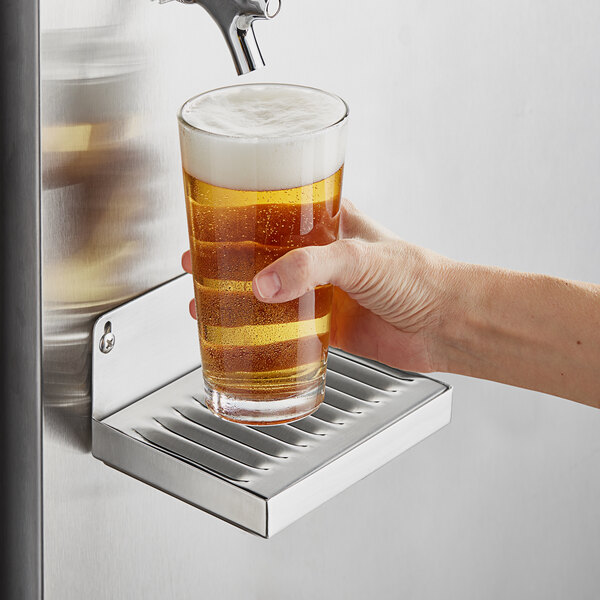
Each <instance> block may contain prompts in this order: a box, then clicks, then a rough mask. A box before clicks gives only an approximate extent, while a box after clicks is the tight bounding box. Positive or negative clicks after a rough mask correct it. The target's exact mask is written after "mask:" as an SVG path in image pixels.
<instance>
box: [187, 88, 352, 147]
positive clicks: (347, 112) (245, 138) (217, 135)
mask: <svg viewBox="0 0 600 600" xmlns="http://www.w3.org/2000/svg"><path fill="white" fill-rule="evenodd" d="M250 86H272V87H288V88H299V89H304V90H312V91H315V92H319V93H321V94H326V95H327V96H330V97H331V98H334V99H335V100H339V101H340V102H341V103H342V106H343V107H344V114H343V115H342V117H341V118H339V119H338V120H337V121H334V122H333V123H331V124H329V125H326V126H325V127H320V128H319V129H315V130H313V131H308V132H305V133H293V134H290V135H271V136H256V135H253V136H240V135H229V134H226V133H215V132H214V131H207V130H206V129H202V128H201V127H196V126H195V125H192V124H191V123H189V122H188V121H186V120H185V118H184V116H183V109H184V108H185V107H186V106H187V105H188V104H189V103H190V102H192V101H194V100H196V99H197V98H200V97H202V96H207V95H208V94H212V93H214V92H220V91H222V90H228V89H232V88H241V87H250ZM349 115H350V107H349V106H348V103H347V102H346V101H345V100H344V99H343V98H342V97H341V96H338V95H337V94H334V93H332V92H327V91H325V90H322V89H320V88H316V87H312V86H309V85H299V84H295V83H274V82H264V83H263V82H253V83H236V84H233V85H224V86H221V87H218V88H214V89H212V90H207V91H205V92H201V93H200V94H196V95H195V96H192V97H191V98H188V99H187V100H186V101H185V102H184V103H183V104H182V105H181V107H180V108H179V110H178V111H177V120H178V121H179V123H180V124H181V125H183V126H184V127H188V128H189V129H192V130H193V131H198V132H199V133H201V134H203V135H207V136H212V137H215V138H221V139H229V140H236V141H238V142H254V141H257V140H261V141H268V140H287V139H297V138H302V137H307V136H312V135H316V134H319V133H323V132H325V131H328V130H330V129H333V128H335V127H340V126H342V125H343V124H344V123H345V122H346V121H347V120H348V117H349Z"/></svg>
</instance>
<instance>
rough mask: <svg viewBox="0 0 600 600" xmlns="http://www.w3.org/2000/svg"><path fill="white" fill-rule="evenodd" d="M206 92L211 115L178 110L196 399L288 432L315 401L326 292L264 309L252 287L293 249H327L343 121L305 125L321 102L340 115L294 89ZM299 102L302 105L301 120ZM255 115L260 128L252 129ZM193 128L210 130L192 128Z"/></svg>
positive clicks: (333, 228) (320, 389) (202, 107)
mask: <svg viewBox="0 0 600 600" xmlns="http://www.w3.org/2000/svg"><path fill="white" fill-rule="evenodd" d="M214 93H216V94H217V95H220V96H221V98H220V99H219V102H217V104H216V105H212V106H211V102H207V98H206V97H207V96H209V98H208V100H211V99H210V95H211V93H208V94H205V95H202V96H199V97H197V98H196V99H192V100H191V101H189V102H188V103H186V105H184V107H183V109H182V116H181V117H180V123H181V121H182V120H183V122H184V126H182V127H181V140H182V157H183V167H184V168H183V173H184V188H185V197H186V207H187V218H188V226H189V236H190V248H191V254H192V266H193V279H194V291H195V298H196V308H197V314H198V329H199V335H200V346H201V353H202V368H203V374H204V379H205V385H206V387H205V400H206V403H207V406H208V407H209V408H210V409H211V410H213V411H214V412H216V413H217V414H218V415H219V416H221V417H223V418H227V419H230V420H235V421H239V422H244V423H254V424H259V423H261V424H267V423H277V422H286V421H289V420H294V419H297V418H300V417H302V416H305V415H306V414H309V413H310V412H312V411H313V410H315V409H316V408H317V407H318V405H319V403H320V402H321V400H322V398H323V394H324V382H325V368H326V362H327V350H328V346H329V327H330V319H331V305H332V293H333V290H332V286H330V285H324V286H319V287H317V288H316V289H315V290H311V291H310V292H308V293H307V294H305V295H304V296H302V297H300V298H298V299H296V300H292V301H290V302H284V303H281V304H266V303H263V302H260V301H259V300H257V299H256V297H255V296H254V294H253V292H252V279H253V277H254V276H255V275H256V274H257V273H258V272H259V271H261V270H262V269H263V268H264V267H266V266H267V265H269V264H271V263H272V262H273V261H274V260H276V259H278V258H279V257H281V256H283V255H284V254H285V253H287V252H289V251H290V250H293V249H294V248H301V247H303V246H313V245H324V244H329V243H331V242H333V241H335V240H336V239H337V237H338V230H339V210H340V196H341V187H342V172H343V129H344V128H343V123H342V126H341V127H338V128H337V129H336V130H335V131H332V132H330V133H329V134H328V133H327V130H326V129H325V130H324V129H323V127H324V126H323V125H322V123H323V117H322V116H321V117H320V118H318V119H317V123H316V124H315V122H314V121H315V119H314V114H311V112H312V113H314V111H315V110H317V111H318V114H321V113H322V111H323V106H322V103H323V99H324V97H325V98H326V99H327V100H328V101H329V103H330V109H329V110H330V112H332V111H331V107H334V108H335V110H334V111H333V114H329V115H325V116H326V117H327V118H328V119H329V120H331V119H332V118H336V121H335V122H336V123H337V121H338V120H339V118H344V119H345V115H346V114H347V113H346V107H345V105H344V104H343V102H342V101H341V100H339V99H337V98H336V97H332V96H330V95H329V94H325V92H320V91H318V90H312V89H310V88H299V87H296V86H275V85H273V86H271V85H247V86H235V87H233V88H225V89H223V90H216V92H213V93H212V94H214ZM290 96H291V97H290ZM307 97H308V100H309V101H310V102H309V106H308V107H305V108H304V110H300V111H299V109H298V101H303V100H304V101H305V100H306V98H307ZM232 99H234V100H235V101H233V100H232ZM194 101H195V104H193V110H190V109H189V108H190V107H189V103H190V102H192V103H194ZM228 105H229V106H228ZM274 105H276V106H274ZM186 107H188V110H187V111H186ZM277 110H278V111H279V112H280V114H279V115H278V116H276V122H275V123H273V122H271V121H272V120H273V115H272V112H273V111H277ZM257 111H258V113H261V114H262V115H263V116H262V117H261V116H260V114H259V115H258V116H257ZM286 111H287V112H290V111H293V112H296V113H298V112H300V113H301V118H302V119H304V122H303V123H301V124H299V126H300V128H301V129H304V130H307V131H300V132H299V133H297V132H296V133H292V134H290V131H289V130H290V128H293V127H291V126H290V123H289V120H288V122H287V124H286ZM240 112H241V113H243V115H242V116H241V117H240ZM207 113H210V114H209V117H208V118H207ZM249 113H252V114H249ZM264 115H266V118H267V119H268V120H269V121H270V122H269V124H268V126H265V124H264V123H262V128H261V119H263V120H264V118H265V117H264ZM340 115H341V116H340ZM297 118H298V115H296V119H297ZM236 119H241V120H242V121H243V123H239V122H238V123H237V125H236ZM199 120H201V121H202V126H204V127H207V124H206V121H209V126H210V127H211V129H212V131H210V132H208V131H206V130H205V129H202V128H201V127H198V122H199ZM190 121H191V123H190ZM219 121H220V122H221V123H224V124H225V125H224V126H223V127H221V128H219V127H218V126H216V125H215V123H217V122H219ZM192 125H194V126H196V128H193V127H192ZM236 126H237V130H236ZM296 127H298V124H297V125H296ZM223 128H227V134H224V133H223V131H222V129H223ZM249 128H250V129H251V135H252V137H250V134H249V133H248V129H249ZM274 128H275V129H278V128H279V129H280V130H278V131H273V129H274ZM315 128H318V130H317V131H313V130H314V129H315ZM215 129H216V130H217V131H216V132H215V131H214V130H215ZM340 129H341V130H342V131H340ZM265 131H266V133H265ZM232 133H233V135H232ZM273 133H275V135H273ZM236 134H237V135H236ZM340 145H341V146H342V148H341V150H340ZM307 157H308V158H307Z"/></svg>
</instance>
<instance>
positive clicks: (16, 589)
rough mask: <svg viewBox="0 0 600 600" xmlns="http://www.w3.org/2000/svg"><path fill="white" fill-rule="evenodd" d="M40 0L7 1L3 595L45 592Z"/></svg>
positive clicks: (0, 350)
mask: <svg viewBox="0 0 600 600" xmlns="http://www.w3.org/2000/svg"><path fill="white" fill-rule="evenodd" d="M37 14H38V2H37V0H23V1H22V2H2V3H0V65H1V66H0V482H1V484H0V595H1V596H2V598H5V599H6V600H13V599H14V600H17V599H21V598H28V599H29V598H31V599H36V598H41V596H42V405H41V325H40V316H41V315H40V173H39V56H38V52H39V47H38V18H37Z"/></svg>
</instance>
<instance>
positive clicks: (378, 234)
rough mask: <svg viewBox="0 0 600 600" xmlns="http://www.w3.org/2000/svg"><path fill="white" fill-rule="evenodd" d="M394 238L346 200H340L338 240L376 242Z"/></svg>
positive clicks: (389, 232)
mask: <svg viewBox="0 0 600 600" xmlns="http://www.w3.org/2000/svg"><path fill="white" fill-rule="evenodd" d="M393 237H395V236H394V234H393V233H392V232H391V231H388V230H387V229H385V227H382V226H381V225H379V224H378V223H376V222H375V221H373V220H372V219H370V218H369V217H367V215H365V214H364V213H362V212H361V211H360V210H358V208H356V206H354V204H352V202H350V200H348V198H342V208H341V218H340V238H359V239H362V240H365V241H367V242H377V241H379V240H382V239H385V238H393Z"/></svg>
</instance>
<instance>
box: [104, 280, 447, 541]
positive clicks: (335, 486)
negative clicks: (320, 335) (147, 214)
mask: <svg viewBox="0 0 600 600" xmlns="http://www.w3.org/2000/svg"><path fill="white" fill-rule="evenodd" d="M176 281H179V280H176ZM174 283H175V282H172V283H171V284H167V286H163V287H168V286H169V285H173V284H174ZM179 285H180V287H181V288H182V290H183V289H185V290H186V291H187V287H186V286H185V285H184V286H182V285H181V284H179ZM161 291H162V292H163V295H164V290H163V288H159V289H158V290H155V291H153V292H150V293H149V294H147V295H146V296H150V295H152V294H157V293H160V292H161ZM184 293H185V292H184ZM167 296H168V294H167ZM143 298H144V297H142V298H140V299H137V300H135V301H133V302H132V303H129V304H128V305H125V306H124V307H121V308H119V309H116V310H117V311H119V310H126V309H127V308H128V307H129V310H131V305H132V304H134V303H138V302H140V301H142V300H143ZM185 298H187V296H185ZM154 300H159V299H158V298H154ZM156 304H157V306H158V305H160V302H157V303H156ZM175 304H177V303H175ZM138 308H139V307H136V310H135V313H136V315H137V316H138V317H139V315H140V312H139V310H138ZM145 308H149V309H151V308H152V307H151V306H150V305H146V307H145ZM163 308H164V305H163ZM115 312H116V311H113V312H112V313H110V314H109V315H106V316H105V317H103V318H102V319H100V320H99V322H98V325H97V327H96V333H97V334H98V335H99V336H100V338H101V334H103V332H105V330H106V323H107V322H110V323H111V329H113V327H114V324H116V322H117V321H119V319H117V318H116V315H115ZM149 312H150V313H151V312H152V311H151V310H149ZM162 314H163V318H164V311H163V313H162ZM147 316H148V317H149V318H151V314H148V315H147ZM188 319H189V317H188ZM176 320H177V321H179V320H180V317H177V318H176ZM150 322H152V321H150ZM154 323H155V328H156V321H154ZM171 325H172V324H171ZM186 325H187V327H188V328H189V325H190V324H189V323H186ZM191 329H192V330H193V329H194V328H193V326H192V327H191ZM154 333H156V331H154ZM114 335H115V340H118V339H119V333H118V331H116V330H115V331H114ZM146 335H147V334H146ZM143 336H144V334H143V333H142V334H141V337H143ZM126 337H129V338H131V339H133V336H130V335H128V336H126ZM132 343H133V342H132ZM138 343H139V342H138ZM142 343H143V342H142ZM183 346H185V344H183ZM117 348H118V341H117V342H116V343H115V344H114V351H115V354H116V349H117ZM139 349H140V352H141V353H142V354H143V353H144V352H146V353H147V352H148V349H147V348H145V349H142V347H140V348H139ZM111 352H112V350H111ZM98 354H99V356H97V357H95V362H94V365H95V368H96V364H97V363H99V362H101V361H102V359H103V358H106V357H107V356H108V354H106V355H104V356H102V355H101V353H98ZM111 358H112V357H111ZM139 358H140V359H141V360H143V358H144V357H143V356H140V357H139ZM127 360H133V358H132V357H131V356H128V359H127ZM127 360H126V361H125V362H127ZM169 361H171V362H173V364H175V362H176V361H174V360H173V357H172V356H171V357H169V359H168V360H166V362H169ZM113 364H115V365H116V362H114V363H113ZM167 366H168V365H167ZM123 367H124V365H123V364H120V365H119V368H120V369H121V370H122V369H123ZM125 367H126V365H125ZM104 368H105V367H102V368H100V373H98V375H100V374H101V375H102V376H110V374H105V371H104ZM117 370H118V369H117ZM94 380H95V381H96V380H97V378H96V376H95V378H94ZM99 383H100V382H99ZM100 387H101V388H102V385H100ZM203 387H204V386H203V382H202V370H201V368H196V369H194V370H192V371H191V372H189V373H187V374H185V375H183V376H181V377H178V378H177V379H175V380H174V381H172V382H171V383H169V384H167V385H165V386H164V387H162V388H160V389H159V390H158V391H155V392H152V393H150V394H148V395H145V396H144V397H142V398H141V399H139V400H137V401H135V402H133V403H129V404H128V405H126V406H124V407H123V408H120V409H118V410H116V411H114V412H112V413H111V414H108V415H106V416H104V415H102V416H99V415H98V414H95V417H94V420H93V453H94V455H95V456H96V457H97V458H99V459H101V460H103V461H104V462H106V463H107V464H109V465H111V466H114V467H116V468H117V469H119V470H121V471H124V472H125V473H128V474H130V475H132V476H134V477H136V478H138V479H140V480H142V481H144V482H146V483H149V484H150V485H153V486H155V487H157V488H159V489H161V490H163V491H165V492H167V493H169V494H172V495H173V496H176V497H178V498H181V499H182V500H185V501H186V502H189V503H190V504H193V505H194V506H197V507H198V508H201V509H203V510H206V511H208V512H210V513H212V514H214V515H216V516H218V517H221V518H223V519H225V520H227V521H229V522H231V523H233V524H235V525H237V526H239V527H242V528H244V529H247V530H248V531H251V532H254V533H257V534H259V535H261V536H264V537H269V536H271V535H273V534H275V533H277V532H278V531H280V530H281V529H283V528H284V527H286V526H287V525H289V524H290V523H292V522H294V521H295V520H297V519H298V518H300V517H301V516H303V515H304V514H306V513H308V512H309V511H311V510H312V509H314V508H316V507H317V506H319V505H320V504H322V503H323V502H325V501H326V500H328V499H329V498H331V497H333V496H335V495H336V494H338V493H339V492H341V491H342V490H344V489H345V488H347V487H348V486H350V485H352V484H353V483H355V482H356V481H358V480H360V479H362V478H363V477H365V476H367V475H368V474H369V473H371V472H373V471H374V470H375V469H377V468H379V467H380V466H382V465H384V464H385V463H387V462H388V461H389V460H391V459H392V458H394V457H395V456H397V455H399V454H400V453H402V452H404V451H405V450H406V449H408V448H410V447H411V446H413V445H415V444H416V443H418V442H420V441H421V440H423V439H424V438H426V437H427V436H428V435H430V434H432V433H434V432H435V431H437V430H438V429H440V428H441V427H443V426H444V425H446V424H447V423H448V422H449V421H450V413H451V389H450V388H449V386H447V385H445V384H443V383H440V382H438V381H434V380H432V379H429V378H427V377H423V376H421V375H415V374H408V373H404V372H402V371H397V370H395V369H390V368H389V367H385V366H383V365H380V364H378V363H374V362H371V361H367V360H364V359H361V358H358V357H354V356H352V355H349V354H347V353H344V352H341V351H339V350H331V351H330V356H329V363H328V371H327V390H326V394H325V401H324V403H323V405H322V406H321V408H319V410H318V411H317V412H315V413H314V414H313V415H312V416H310V417H306V418H305V419H302V420H301V421H298V422H295V423H291V424H287V425H276V426H269V427H247V426H243V425H237V424H235V423H230V422H227V421H223V420H221V419H218V418H217V417H215V416H214V415H213V414H212V413H210V412H209V411H208V409H207V408H206V407H205V406H204V405H203V403H202V395H201V394H202V390H203ZM120 403H121V404H122V399H121V400H120ZM99 412H100V413H101V412H102V411H101V410H100V411H99Z"/></svg>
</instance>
